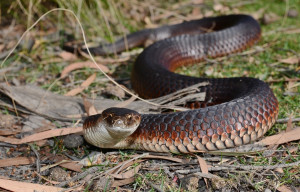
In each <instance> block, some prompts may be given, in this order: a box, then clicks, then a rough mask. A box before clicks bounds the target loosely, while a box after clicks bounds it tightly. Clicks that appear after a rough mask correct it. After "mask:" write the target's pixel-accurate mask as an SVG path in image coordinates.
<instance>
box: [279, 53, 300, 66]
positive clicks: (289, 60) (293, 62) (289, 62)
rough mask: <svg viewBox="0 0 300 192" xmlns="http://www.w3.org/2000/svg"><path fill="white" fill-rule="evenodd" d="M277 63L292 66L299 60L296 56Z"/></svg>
mask: <svg viewBox="0 0 300 192" xmlns="http://www.w3.org/2000/svg"><path fill="white" fill-rule="evenodd" d="M279 62H281V63H286V64H291V65H293V64H297V63H299V62H300V60H299V58H298V57H297V56H296V55H294V56H292V57H289V58H286V59H280V60H279Z"/></svg>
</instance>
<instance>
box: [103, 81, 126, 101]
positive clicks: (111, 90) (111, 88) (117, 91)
mask: <svg viewBox="0 0 300 192" xmlns="http://www.w3.org/2000/svg"><path fill="white" fill-rule="evenodd" d="M104 92H105V93H106V94H109V95H113V96H116V97H118V98H120V99H122V98H124V97H125V91H124V90H123V89H121V88H120V87H118V86H116V85H112V84H108V85H107V86H106V87H105V90H104Z"/></svg>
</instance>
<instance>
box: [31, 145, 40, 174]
mask: <svg viewBox="0 0 300 192" xmlns="http://www.w3.org/2000/svg"><path fill="white" fill-rule="evenodd" d="M28 145H29V146H30V148H31V150H32V151H33V152H34V154H35V156H36V171H37V172H38V173H40V172H41V160H40V155H39V153H38V152H37V150H36V149H35V148H34V146H33V144H28Z"/></svg>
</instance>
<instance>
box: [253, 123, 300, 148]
mask: <svg viewBox="0 0 300 192" xmlns="http://www.w3.org/2000/svg"><path fill="white" fill-rule="evenodd" d="M295 140H300V127H296V128H295V129H293V130H291V131H289V132H283V133H279V134H277V135H273V136H269V137H266V138H264V139H263V140H261V141H259V142H258V143H259V144H262V145H279V144H283V143H288V142H290V141H295Z"/></svg>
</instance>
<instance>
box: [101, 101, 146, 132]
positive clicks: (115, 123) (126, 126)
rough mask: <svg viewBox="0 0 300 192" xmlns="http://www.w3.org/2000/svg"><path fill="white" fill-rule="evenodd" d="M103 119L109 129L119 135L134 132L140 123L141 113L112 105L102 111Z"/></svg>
mask: <svg viewBox="0 0 300 192" xmlns="http://www.w3.org/2000/svg"><path fill="white" fill-rule="evenodd" d="M102 119H103V121H104V122H105V124H106V126H107V129H108V131H109V132H111V133H112V134H114V135H116V137H118V134H126V133H130V134H131V133H133V132H134V131H135V130H136V128H137V127H138V126H139V124H140V121H141V115H140V114H139V113H138V112H136V111H133V110H130V109H125V108H116V107H112V108H108V109H106V110H104V111H103V112H102ZM126 135H127V134H126Z"/></svg>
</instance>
